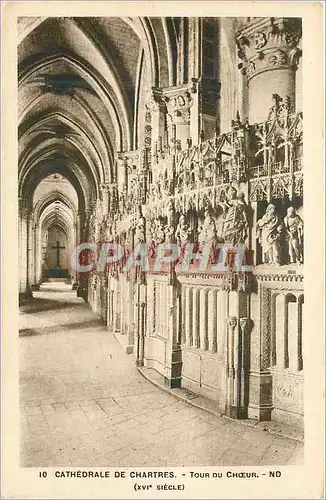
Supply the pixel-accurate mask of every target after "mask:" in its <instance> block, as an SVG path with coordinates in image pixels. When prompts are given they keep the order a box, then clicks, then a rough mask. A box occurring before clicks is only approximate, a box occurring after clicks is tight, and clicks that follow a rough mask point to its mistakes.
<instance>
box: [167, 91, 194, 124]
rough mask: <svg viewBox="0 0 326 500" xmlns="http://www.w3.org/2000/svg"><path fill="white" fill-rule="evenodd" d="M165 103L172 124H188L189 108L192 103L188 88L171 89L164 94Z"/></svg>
mask: <svg viewBox="0 0 326 500" xmlns="http://www.w3.org/2000/svg"><path fill="white" fill-rule="evenodd" d="M165 102H166V107H167V112H168V114H169V115H170V117H171V119H172V122H173V123H175V124H177V123H189V122H190V108H191V106H192V105H193V102H194V101H193V98H192V96H191V92H190V90H189V88H188V86H182V87H174V88H173V87H171V89H169V91H168V92H166V95H165Z"/></svg>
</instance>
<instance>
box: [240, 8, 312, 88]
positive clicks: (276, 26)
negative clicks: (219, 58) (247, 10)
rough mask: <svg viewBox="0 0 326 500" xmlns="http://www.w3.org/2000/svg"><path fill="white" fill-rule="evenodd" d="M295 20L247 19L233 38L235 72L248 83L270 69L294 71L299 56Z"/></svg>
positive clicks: (297, 22) (299, 24)
mask: <svg viewBox="0 0 326 500" xmlns="http://www.w3.org/2000/svg"><path fill="white" fill-rule="evenodd" d="M301 36H302V21H301V19H299V18H288V17H269V18H266V17H265V18H259V17H258V18H250V20H249V21H248V22H247V23H246V24H244V25H243V27H242V28H241V29H240V30H239V31H238V33H237V35H236V43H237V47H238V57H239V59H240V60H241V62H240V63H239V65H238V68H239V69H240V70H241V72H242V73H243V74H246V75H247V76H248V79H251V78H253V77H255V76H256V75H258V74H260V73H263V72H265V71H270V70H274V69H293V70H295V69H296V68H297V65H298V61H299V58H300V56H301V50H300V49H299V47H298V44H299V42H300V39H301Z"/></svg>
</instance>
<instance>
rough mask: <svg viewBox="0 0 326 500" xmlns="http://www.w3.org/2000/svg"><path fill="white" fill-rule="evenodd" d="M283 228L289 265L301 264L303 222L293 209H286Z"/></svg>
mask: <svg viewBox="0 0 326 500" xmlns="http://www.w3.org/2000/svg"><path fill="white" fill-rule="evenodd" d="M284 226H285V230H286V233H287V239H288V244H289V257H290V263H291V264H294V263H298V264H302V262H303V220H302V219H301V217H300V215H298V214H297V213H296V210H295V208H293V207H289V208H288V209H287V213H286V217H284Z"/></svg>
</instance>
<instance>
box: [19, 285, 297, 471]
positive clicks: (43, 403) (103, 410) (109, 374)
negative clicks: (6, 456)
mask: <svg viewBox="0 0 326 500" xmlns="http://www.w3.org/2000/svg"><path fill="white" fill-rule="evenodd" d="M20 349H21V352H20V356H21V357H20V407H21V466H23V467H41V466H43V467H46V466H48V467H51V466H76V467H77V466H79V467H81V466H84V467H86V466H103V467H104V466H105V467H113V466H120V467H131V466H133V467H136V466H148V467H150V466H151V467H153V466H183V465H184V466H191V465H198V466H199V465H220V466H237V465H238V466H245V465H248V466H250V465H272V466H276V465H285V464H288V465H295V464H298V465H299V464H302V463H303V444H302V443H301V442H298V441H295V440H292V439H288V438H285V437H280V436H277V435H273V434H270V433H268V432H264V431H263V430H262V429H260V428H259V429H258V428H252V427H250V426H246V425H241V424H240V423H238V422H235V421H232V420H228V419H225V418H222V417H219V416H216V415H212V414H210V413H207V412H206V411H204V410H202V409H200V408H196V407H193V406H191V405H189V404H187V403H186V402H184V401H181V400H178V399H177V398H175V397H174V396H173V395H171V394H168V393H166V392H163V391H162V390H161V389H160V388H159V387H156V386H154V385H153V384H152V383H151V382H149V381H148V380H146V379H145V378H144V377H142V375H141V374H140V373H139V372H138V370H137V368H136V366H135V361H134V358H133V356H132V355H127V354H125V353H124V351H123V350H122V348H121V347H120V344H119V343H118V342H117V340H116V339H115V338H114V336H113V334H112V333H111V332H110V331H108V330H107V328H106V327H105V325H103V323H102V322H101V321H100V319H99V318H98V317H97V316H96V315H95V314H94V313H93V312H92V311H91V309H90V308H89V307H88V305H87V304H85V303H84V302H83V300H82V299H80V298H77V297H76V292H74V291H72V290H71V286H68V285H65V284H62V283H60V284H59V283H53V284H44V285H42V287H41V291H39V292H34V299H32V300H31V301H29V302H27V303H26V304H24V305H23V306H22V307H21V310H20Z"/></svg>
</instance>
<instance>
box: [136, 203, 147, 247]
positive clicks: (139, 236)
mask: <svg viewBox="0 0 326 500" xmlns="http://www.w3.org/2000/svg"><path fill="white" fill-rule="evenodd" d="M145 241H146V233H145V218H144V216H143V214H142V210H141V207H139V208H138V220H137V223H136V229H135V245H137V243H144V242H145Z"/></svg>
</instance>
